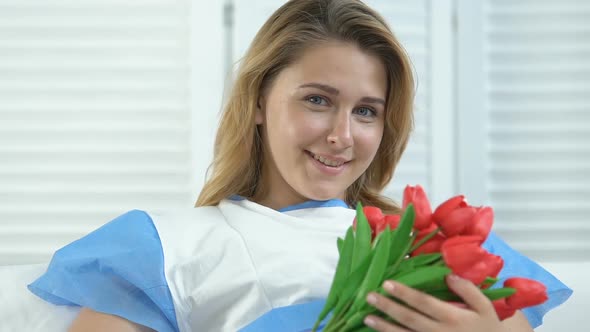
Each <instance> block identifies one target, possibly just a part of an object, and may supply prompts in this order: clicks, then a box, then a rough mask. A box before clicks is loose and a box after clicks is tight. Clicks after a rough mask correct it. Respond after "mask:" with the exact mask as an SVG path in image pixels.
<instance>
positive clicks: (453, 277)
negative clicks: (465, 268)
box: [449, 274, 461, 282]
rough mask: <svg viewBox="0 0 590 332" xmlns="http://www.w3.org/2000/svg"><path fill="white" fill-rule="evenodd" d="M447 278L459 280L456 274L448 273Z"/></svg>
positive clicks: (453, 280)
mask: <svg viewBox="0 0 590 332" xmlns="http://www.w3.org/2000/svg"><path fill="white" fill-rule="evenodd" d="M449 279H451V281H452V282H457V281H459V280H461V277H459V276H458V275H456V274H450V275H449Z"/></svg>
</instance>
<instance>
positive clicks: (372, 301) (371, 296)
mask: <svg viewBox="0 0 590 332" xmlns="http://www.w3.org/2000/svg"><path fill="white" fill-rule="evenodd" d="M367 302H368V303H369V304H375V303H377V296H375V295H374V294H369V295H367Z"/></svg>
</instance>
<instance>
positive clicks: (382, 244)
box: [351, 226, 392, 311]
mask: <svg viewBox="0 0 590 332" xmlns="http://www.w3.org/2000/svg"><path fill="white" fill-rule="evenodd" d="M381 234H382V235H381V237H380V238H379V240H378V242H377V244H376V247H375V254H374V255H373V259H372V260H371V265H370V266H369V269H368V270H367V274H366V275H365V278H364V280H363V282H362V284H361V286H360V288H359V289H358V292H357V294H356V298H355V300H354V302H353V305H352V308H351V311H356V310H357V309H359V308H362V307H364V306H365V305H366V304H367V300H366V297H367V294H368V293H369V292H370V291H372V290H374V289H376V288H377V287H379V286H380V285H381V284H382V283H383V276H384V274H385V270H386V269H387V263H388V261H389V254H390V252H389V249H390V248H391V236H392V232H391V231H390V230H389V226H387V228H385V230H384V231H383V232H382V233H381Z"/></svg>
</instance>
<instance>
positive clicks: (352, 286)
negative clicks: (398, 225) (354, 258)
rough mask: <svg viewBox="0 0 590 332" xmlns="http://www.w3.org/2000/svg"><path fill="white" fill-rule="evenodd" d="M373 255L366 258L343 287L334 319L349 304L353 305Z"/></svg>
mask: <svg viewBox="0 0 590 332" xmlns="http://www.w3.org/2000/svg"><path fill="white" fill-rule="evenodd" d="M371 258H372V254H369V256H367V257H365V259H364V260H363V261H362V262H361V264H360V266H359V267H358V268H356V269H355V270H354V271H352V273H350V275H349V277H348V279H347V280H346V282H345V283H344V286H343V287H342V291H341V292H340V295H339V296H338V303H337V304H336V307H335V308H334V310H333V312H332V314H333V317H337V316H338V315H340V314H341V312H342V310H343V309H344V308H345V307H346V306H347V305H349V304H352V300H353V296H354V294H355V292H356V291H357V290H358V289H359V287H360V285H361V283H362V281H363V279H364V277H365V275H366V273H367V269H368V268H369V265H370V264H371Z"/></svg>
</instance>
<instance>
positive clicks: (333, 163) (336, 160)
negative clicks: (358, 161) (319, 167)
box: [305, 151, 350, 167]
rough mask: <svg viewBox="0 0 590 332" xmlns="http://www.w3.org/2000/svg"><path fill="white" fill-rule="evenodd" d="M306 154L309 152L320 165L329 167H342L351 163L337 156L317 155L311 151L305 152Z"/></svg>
mask: <svg viewBox="0 0 590 332" xmlns="http://www.w3.org/2000/svg"><path fill="white" fill-rule="evenodd" d="M305 152H307V154H309V155H310V156H311V157H312V158H314V159H315V160H317V161H319V162H320V163H322V164H324V165H326V166H329V167H340V166H342V165H344V164H346V163H348V162H349V161H350V160H347V159H345V158H341V157H335V156H329V155H323V154H315V153H313V152H311V151H305Z"/></svg>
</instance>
